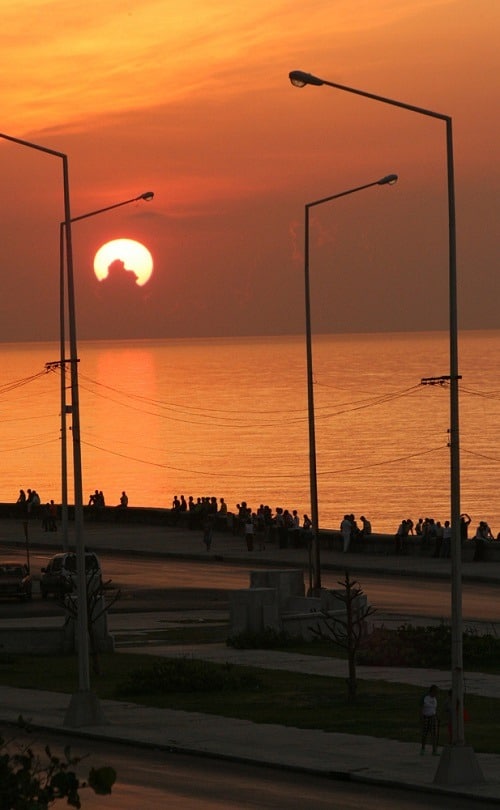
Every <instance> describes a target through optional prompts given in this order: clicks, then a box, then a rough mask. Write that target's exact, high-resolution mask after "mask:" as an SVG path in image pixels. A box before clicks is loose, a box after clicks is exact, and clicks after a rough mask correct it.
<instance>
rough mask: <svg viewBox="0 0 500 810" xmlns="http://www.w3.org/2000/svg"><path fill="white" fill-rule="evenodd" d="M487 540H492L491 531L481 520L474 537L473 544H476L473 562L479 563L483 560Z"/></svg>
mask: <svg viewBox="0 0 500 810" xmlns="http://www.w3.org/2000/svg"><path fill="white" fill-rule="evenodd" d="M489 540H493V535H492V533H491V529H490V527H489V526H488V524H487V523H486V521H485V520H481V521H479V526H478V527H477V529H476V534H475V535H474V543H475V544H476V549H475V551H474V557H473V558H472V559H473V561H474V562H481V561H482V560H484V547H485V543H487V542H488V541H489Z"/></svg>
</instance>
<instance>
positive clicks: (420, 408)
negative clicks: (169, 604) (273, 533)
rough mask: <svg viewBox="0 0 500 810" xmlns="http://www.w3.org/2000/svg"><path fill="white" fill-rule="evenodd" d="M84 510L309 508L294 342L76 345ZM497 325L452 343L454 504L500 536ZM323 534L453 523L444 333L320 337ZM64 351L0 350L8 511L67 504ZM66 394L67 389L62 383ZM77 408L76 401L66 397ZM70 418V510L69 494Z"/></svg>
mask: <svg viewBox="0 0 500 810" xmlns="http://www.w3.org/2000/svg"><path fill="white" fill-rule="evenodd" d="M78 349H79V360H80V362H79V366H78V369H79V384H80V408H81V417H80V419H81V439H82V466H83V485H84V500H86V499H87V497H88V495H89V494H90V493H91V492H93V490H94V489H96V488H97V489H102V490H103V492H104V494H105V497H106V503H107V504H114V503H118V501H119V497H120V494H121V491H122V490H126V492H127V494H128V496H129V503H130V505H136V506H170V505H171V502H172V498H173V496H174V495H181V494H183V495H185V496H186V498H187V497H188V496H189V495H193V496H194V497H195V498H196V497H198V496H202V495H208V496H216V497H217V498H219V497H224V498H225V499H226V501H227V503H228V506H229V509H233V508H234V507H235V505H236V504H237V503H239V502H240V501H241V500H246V501H247V503H248V504H249V505H251V506H252V507H254V508H256V507H257V506H258V505H259V504H260V503H268V504H269V505H270V506H271V507H272V508H273V509H274V508H276V507H277V506H283V507H285V508H289V509H298V510H299V512H300V514H303V513H304V512H308V513H310V502H309V461H308V421H307V396H306V368H305V348H304V339H303V338H302V337H300V336H290V337H257V338H227V339H205V340H200V339H196V340H164V341H117V342H114V341H109V342H108V341H101V342H83V341H82V342H80V343H79V347H78ZM499 350H500V331H484V332H464V333H462V334H461V336H460V343H459V370H460V374H461V375H462V380H461V383H460V447H461V507H462V511H466V512H468V513H469V514H470V515H471V517H472V520H473V523H476V522H478V521H479V520H482V519H486V520H488V522H489V523H490V526H491V528H492V530H493V531H494V532H495V534H496V532H498V531H500V497H499V494H498V477H499V476H498V473H499V468H500V446H499V439H500V418H499V417H500V385H499V382H498V380H499V377H498V367H499V357H500V351H499ZM313 355H314V361H313V362H314V394H315V414H316V442H317V473H318V498H319V521H320V526H323V527H325V528H331V527H337V526H338V524H339V522H340V520H341V518H342V517H343V515H344V513H345V512H353V513H354V514H355V515H356V516H358V517H359V515H360V514H365V515H366V516H368V517H369V518H370V519H371V521H372V524H373V528H374V530H375V531H395V529H396V528H397V525H398V523H399V522H400V520H401V519H402V518H403V517H411V518H412V519H414V520H416V519H418V518H419V517H426V516H430V517H434V518H435V519H436V520H445V519H447V518H449V517H450V472H449V448H448V427H449V388H448V386H447V385H446V384H444V385H439V384H436V385H422V384H421V380H422V379H423V378H430V377H441V376H443V375H447V374H448V373H449V361H448V336H447V333H445V332H434V333H418V334H417V333H409V334H406V333H404V334H402V333H398V334H375V335H328V336H326V335H323V336H316V337H315V338H314V348H313ZM58 356H59V347H58V345H56V344H50V343H36V344H28V343H24V344H1V345H0V453H1V457H2V470H1V475H0V501H3V502H7V501H13V500H16V498H17V494H18V491H19V489H20V488H23V489H27V488H28V487H30V488H35V489H36V490H37V491H38V492H39V493H40V496H41V498H42V501H46V500H49V499H50V498H54V500H56V501H60V492H61V473H60V469H61V458H60V455H61V439H60V435H61V433H60V389H59V385H60V378H59V371H58V370H57V369H56V370H52V371H47V370H46V369H45V364H46V363H48V362H52V361H57V359H58ZM68 384H69V381H68ZM68 400H69V394H68ZM70 431H71V417H68V452H69V457H70V461H69V475H70V481H69V493H70V495H69V500H70V501H72V500H73V496H72V487H73V481H72V459H71V432H70Z"/></svg>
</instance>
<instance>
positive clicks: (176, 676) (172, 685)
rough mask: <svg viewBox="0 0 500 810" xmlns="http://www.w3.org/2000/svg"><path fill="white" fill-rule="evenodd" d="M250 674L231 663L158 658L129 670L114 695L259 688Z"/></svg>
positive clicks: (256, 680)
mask: <svg viewBox="0 0 500 810" xmlns="http://www.w3.org/2000/svg"><path fill="white" fill-rule="evenodd" d="M259 687H260V682H259V680H258V678H256V677H255V676H254V675H251V674H248V673H246V672H242V671H240V670H238V669H235V668H234V667H233V666H232V664H214V663H211V662H209V661H197V660H194V659H191V658H162V659H161V660H158V661H153V663H152V664H151V666H148V667H141V668H140V669H136V670H133V671H132V672H131V673H129V675H128V678H127V680H126V681H125V682H124V683H123V684H119V685H118V686H117V688H116V695H117V697H123V696H133V695H144V694H149V695H151V694H165V693H171V692H220V691H234V690H239V689H245V690H253V689H259Z"/></svg>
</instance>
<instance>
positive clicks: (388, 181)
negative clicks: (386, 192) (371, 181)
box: [377, 174, 398, 186]
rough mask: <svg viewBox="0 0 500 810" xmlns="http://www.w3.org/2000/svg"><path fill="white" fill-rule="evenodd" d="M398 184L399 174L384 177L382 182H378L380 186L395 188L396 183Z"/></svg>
mask: <svg viewBox="0 0 500 810" xmlns="http://www.w3.org/2000/svg"><path fill="white" fill-rule="evenodd" d="M397 182H398V176H397V174H387V175H386V176H385V177H382V178H381V179H380V180H378V181H377V185H378V186H393V185H394V183H397Z"/></svg>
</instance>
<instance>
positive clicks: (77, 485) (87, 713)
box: [0, 133, 103, 725]
mask: <svg viewBox="0 0 500 810" xmlns="http://www.w3.org/2000/svg"><path fill="white" fill-rule="evenodd" d="M0 138H3V139H4V140H6V141H11V142H12V143H17V144H19V145H20V146H26V147H28V148H30V149H37V150H38V151H40V152H45V153H46V154H49V155H53V156H54V157H58V158H61V160H62V166H63V193H64V221H65V229H66V266H67V277H68V317H69V344H70V366H71V412H72V414H73V430H72V436H73V478H74V491H75V549H76V590H77V597H78V618H77V626H78V639H79V646H78V687H79V688H78V692H77V693H75V694H74V695H73V696H72V698H71V703H70V707H69V709H68V715H67V717H69V718H70V720H69V722H70V724H71V725H92V724H95V723H100V722H102V720H103V715H102V711H101V708H100V705H99V702H98V699H97V697H96V695H94V694H93V693H92V692H91V690H90V675H89V645H88V615H87V600H86V592H87V582H86V576H85V546H84V542H83V496H82V456H81V443H80V402H79V392H78V351H77V341H76V317H75V289H74V279H73V245H72V239H71V208H70V196H69V172H68V156H67V155H65V154H64V153H63V152H57V151H55V150H54V149H48V148H47V147H45V146H40V145H39V144H36V143H31V142H30V141H24V140H21V139H20V138H13V137H12V136H10V135H5V134H2V133H0Z"/></svg>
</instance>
